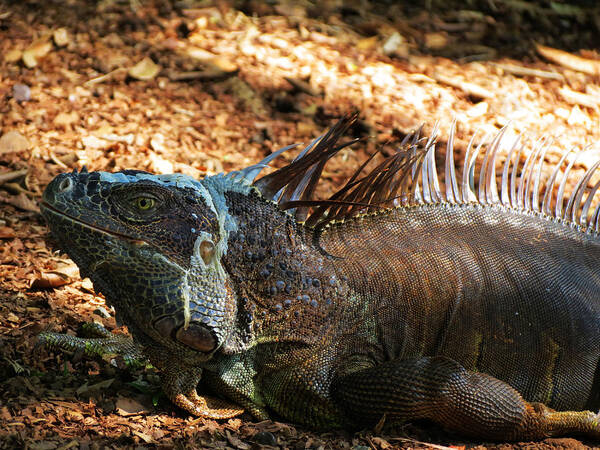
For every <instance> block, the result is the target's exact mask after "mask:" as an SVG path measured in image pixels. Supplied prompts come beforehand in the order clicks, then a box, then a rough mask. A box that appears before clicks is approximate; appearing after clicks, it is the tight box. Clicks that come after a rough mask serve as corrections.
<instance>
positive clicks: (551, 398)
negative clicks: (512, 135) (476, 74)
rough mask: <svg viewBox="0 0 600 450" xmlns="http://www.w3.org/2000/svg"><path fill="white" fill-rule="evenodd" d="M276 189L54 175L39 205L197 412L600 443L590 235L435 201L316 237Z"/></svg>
mask: <svg viewBox="0 0 600 450" xmlns="http://www.w3.org/2000/svg"><path fill="white" fill-rule="evenodd" d="M309 155H310V153H309ZM296 164H299V163H296ZM411 164H412V163H411ZM294 167H296V166H294ZM284 173H285V172H284ZM382 173H387V172H385V171H383V172H382ZM241 175H244V174H243V173H242V174H241ZM286 176H287V175H286ZM317 176H318V175H317ZM291 178H292V179H294V176H292V177H291ZM295 179H296V180H298V178H295ZM263 180H264V179H263ZM269 180H273V178H269ZM270 182H271V181H269V183H270ZM292 184H293V183H292ZM290 185H291V184H290ZM294 186H297V184H296V185H294ZM269 189H271V190H272V191H274V192H276V191H278V190H279V187H277V186H275V187H274V185H273V184H271V185H268V184H267V183H266V182H263V183H262V184H261V182H260V180H259V181H258V182H256V183H254V186H253V185H252V184H251V182H249V181H248V180H247V179H244V177H243V176H237V175H235V174H234V175H232V176H215V177H207V178H205V179H204V180H200V181H198V180H193V179H191V178H189V177H185V176H183V175H169V176H164V175H163V176H156V175H150V174H146V173H142V172H135V171H125V172H119V173H115V174H108V173H103V172H94V173H87V172H82V173H72V174H62V175H59V176H58V177H57V178H56V179H55V180H54V181H52V183H50V185H48V187H47V189H46V191H45V192H44V197H43V204H42V212H43V214H44V216H45V217H46V219H47V221H48V223H49V225H50V228H51V230H52V233H53V234H54V235H55V237H56V238H57V239H58V241H59V243H60V246H61V248H63V249H64V250H66V251H67V252H68V253H69V255H70V256H71V257H72V258H73V260H74V261H75V262H76V263H77V264H78V266H79V267H80V269H81V271H82V275H83V276H89V277H90V278H91V279H92V281H93V282H94V285H95V287H96V289H97V290H99V291H101V292H103V293H104V295H105V296H106V298H107V301H108V302H109V303H110V304H112V305H113V306H114V307H115V310H116V312H117V314H118V315H119V316H120V317H121V319H122V320H123V321H124V323H126V324H127V326H128V328H129V330H130V332H131V334H132V336H133V339H134V341H135V342H136V345H138V346H139V348H140V349H141V353H142V354H143V355H145V356H147V357H148V358H149V360H150V361H151V362H152V364H154V365H155V366H156V367H158V368H159V369H160V370H161V371H162V380H163V388H164V391H165V393H166V394H167V396H168V397H169V398H170V399H171V400H172V401H173V402H174V403H176V404H177V405H178V406H180V407H181V408H183V409H184V410H186V411H188V412H190V413H192V414H194V415H199V416H205V417H217V418H218V417H221V418H224V417H231V416H232V415H235V414H238V413H240V412H241V408H240V407H238V406H236V405H240V406H241V407H243V408H244V409H246V410H248V411H250V412H251V413H252V414H253V415H254V416H255V417H257V418H261V419H264V418H267V417H271V416H273V415H274V414H275V415H278V416H281V417H284V418H286V419H287V420H290V421H294V422H298V423H302V424H305V425H308V426H310V427H314V428H320V429H324V428H332V427H357V426H364V425H374V424H375V423H377V422H378V421H379V420H380V419H381V417H382V416H383V415H384V414H385V415H386V418H387V419H388V420H398V421H405V420H413V419H421V418H424V419H430V420H433V421H435V422H437V423H439V424H440V425H442V426H444V427H446V428H448V429H452V430H455V431H457V432H460V433H463V434H465V435H471V436H475V437H479V438H490V439H505V440H510V439H538V438H542V437H545V436H550V435H564V434H570V433H575V434H584V435H587V436H589V437H592V438H595V439H598V438H600V425H599V423H598V416H597V415H596V414H594V413H592V412H590V411H588V409H597V408H598V406H599V403H600V396H599V395H598V390H599V383H598V380H597V375H596V373H597V367H598V362H599V360H600V299H599V298H598V293H599V292H600V269H599V266H598V264H597V262H598V260H599V258H600V240H599V239H598V237H597V235H596V234H595V233H592V232H585V231H586V230H581V229H578V228H577V227H574V226H571V225H569V224H568V223H566V222H564V221H561V220H557V219H554V218H553V217H548V216H546V215H544V214H543V213H538V212H534V211H529V210H522V209H521V210H519V209H518V208H515V207H511V206H508V207H507V206H505V205H500V204H499V203H493V202H492V203H491V204H482V202H481V201H474V202H469V201H468V202H462V201H458V202H450V201H445V200H444V199H443V201H441V202H439V201H438V202H437V203H436V202H433V201H429V202H422V203H421V204H419V205H409V206H401V207H398V208H393V209H387V210H383V211H379V212H377V213H373V214H362V215H360V214H358V215H356V214H353V216H354V217H351V216H348V217H346V218H345V220H343V221H339V222H335V223H330V224H328V225H327V226H324V227H321V228H320V229H318V227H317V228H313V227H311V226H308V225H306V224H303V223H301V222H298V221H297V220H296V218H295V217H294V215H293V214H290V213H287V212H285V211H283V209H282V207H281V203H282V201H280V204H278V203H275V202H273V201H271V200H270V199H269V197H270V196H271V195H272V193H269V194H267V193H268V192H269ZM284 197H285V194H284ZM290 198H291V199H292V200H294V197H293V196H292V197H290ZM480 200H481V198H480ZM355 203H356V202H355ZM373 204H375V203H373ZM298 206H302V205H300V204H299V203H298ZM105 339H106V340H107V341H106V343H107V344H111V345H112V344H114V339H113V338H112V337H109V336H106V337H105ZM42 340H43V341H45V342H46V343H49V344H51V345H52V346H53V347H55V348H56V347H60V348H67V349H68V348H74V347H78V346H79V347H82V346H85V345H86V342H88V341H85V340H75V338H71V337H68V336H63V335H57V334H52V333H46V334H43V336H42ZM95 342H96V343H97V341H95ZM107 348H108V346H107ZM199 382H202V383H204V384H205V385H207V386H209V387H210V388H211V389H212V391H213V392H215V393H216V394H217V395H218V396H219V397H220V398H222V399H225V400H226V402H225V403H213V399H209V400H208V401H207V400H206V399H205V398H203V397H200V396H198V394H197V393H196V390H195V388H196V385H197V384H198V383H199ZM214 401H216V400H214ZM555 409H556V410H559V411H555Z"/></svg>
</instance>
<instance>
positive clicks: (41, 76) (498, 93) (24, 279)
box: [0, 0, 600, 450]
mask: <svg viewBox="0 0 600 450" xmlns="http://www.w3.org/2000/svg"><path fill="white" fill-rule="evenodd" d="M594 3H595V2H591V1H588V2H586V1H580V2H569V3H568V4H567V3H563V2H550V1H542V0H539V1H534V2H520V1H516V0H513V1H508V0H506V1H503V0H495V1H472V2H458V1H450V2H442V1H435V0H432V1H429V2H424V5H425V6H418V7H416V6H410V5H409V4H412V2H403V3H398V2H391V1H390V2H384V1H380V2H375V1H369V0H362V1H361V0H356V1H341V0H329V1H324V2H310V1H308V0H305V1H302V2H286V1H277V0H275V1H271V2H260V1H246V2H233V1H229V2H228V1H220V2H219V1H216V2H211V1H193V0H182V1H172V2H160V1H158V0H157V1H148V2H146V1H142V0H121V1H119V0H102V1H99V2H92V1H90V2H86V1H83V0H65V1H47V2H35V1H15V2H6V1H0V448H30V449H36V450H46V449H59V448H60V449H69V448H81V449H100V448H236V449H241V450H244V449H254V448H262V447H264V448H269V446H271V447H273V448H274V447H281V448H294V449H301V448H302V449H337V448H354V449H355V450H364V449H369V448H374V449H388V448H408V447H411V448H448V447H451V448H464V447H479V448H482V447H489V448H509V447H512V446H513V444H503V443H481V442H471V441H465V440H464V439H462V438H460V437H457V436H454V435H449V434H445V433H443V432H442V431H440V430H438V429H437V428H436V427H433V426H428V425H423V424H409V425H406V426H405V427H403V428H402V429H399V430H387V429H384V430H383V431H379V432H374V431H372V430H365V431H362V432H359V433H356V434H351V433H347V432H337V431H335V432H334V431H332V432H330V433H314V432H311V431H309V430H306V429H303V428H301V427H296V426H294V425H293V424H287V423H280V422H271V421H265V422H260V423H256V422H255V421H254V420H253V419H252V418H251V417H250V416H249V415H243V416H241V417H239V418H235V419H230V420H226V421H213V420H203V419H196V418H193V417H189V416H188V415H187V414H186V413H184V412H183V411H181V410H179V409H177V408H175V407H174V406H173V405H172V404H170V402H169V401H167V400H166V399H165V398H164V397H163V396H162V395H161V394H160V391H159V390H157V387H156V386H157V375H156V373H154V372H153V371H152V370H138V371H134V372H130V371H126V370H122V369H121V368H119V367H114V366H112V365H111V364H110V363H109V362H106V361H89V360H84V359H81V358H79V357H78V355H75V356H69V355H62V354H53V353H48V352H46V351H44V350H41V349H36V348H35V336H36V335H37V334H38V333H39V332H40V331H42V330H45V329H47V328H48V327H50V326H51V327H52V328H53V330H55V331H60V332H69V333H75V332H76V331H77V328H78V327H79V325H80V324H81V323H83V322H87V321H92V320H94V321H97V322H100V323H102V324H104V325H105V326H106V327H108V328H109V329H111V330H112V329H115V328H116V324H115V321H114V318H113V316H112V313H111V312H110V310H108V308H106V307H105V306H104V301H103V298H102V297H101V296H100V295H96V294H95V293H94V291H93V287H92V285H91V282H90V281H89V280H87V279H84V280H81V279H80V278H79V274H78V271H77V269H76V267H74V266H73V263H72V262H71V261H70V260H69V259H68V258H67V257H66V256H64V255H62V254H60V253H58V252H57V251H56V250H55V248H53V246H52V242H51V241H50V240H49V239H48V236H47V228H46V226H45V224H44V222H43V220H42V218H41V217H40V215H39V209H38V202H39V199H40V195H41V192H42V191H43V189H44V187H45V186H46V184H47V183H48V182H49V181H50V180H51V179H52V178H53V177H54V176H55V175H57V174H58V173H61V172H64V171H70V170H72V169H73V168H81V167H82V166H83V165H84V164H85V165H87V167H88V168H89V169H90V170H108V171H114V170H120V169H125V168H136V169H143V170H147V171H151V172H155V173H171V172H183V173H186V174H189V175H193V176H196V177H202V176H204V175H210V174H215V173H219V172H222V171H230V170H234V169H239V168H242V167H245V166H248V165H250V164H252V163H255V162H257V161H258V160H260V159H262V158H263V157H264V156H266V155H268V154H269V153H271V152H272V151H273V150H275V149H277V148H279V147H282V146H285V145H288V144H291V143H295V142H307V141H308V140H310V139H312V138H314V137H316V136H318V135H319V134H321V133H322V132H323V131H324V130H325V129H326V128H327V127H328V126H329V125H331V124H333V123H334V122H335V120H336V119H337V118H339V117H340V116H341V115H342V114H344V113H346V112H349V111H352V110H355V109H358V110H359V111H360V117H361V121H360V123H359V125H358V126H356V127H355V128H354V129H353V130H352V133H353V134H354V135H355V136H360V137H366V138H367V140H366V142H365V143H364V144H363V145H362V146H358V147H357V148H356V149H355V150H348V151H346V150H345V151H343V152H342V154H341V155H340V156H339V157H336V159H334V160H333V161H332V162H331V164H330V165H328V166H327V168H326V170H325V173H324V179H325V182H324V183H323V186H322V188H321V192H320V193H321V194H322V195H327V193H328V192H331V190H332V189H334V188H335V187H338V186H340V184H341V183H342V182H343V181H344V179H345V178H346V177H347V176H348V175H349V173H351V172H352V171H353V170H354V169H355V168H356V167H357V166H358V165H359V164H360V162H361V161H363V160H364V159H365V158H366V157H367V154H369V153H370V152H372V151H374V150H375V149H377V148H379V147H382V146H383V147H385V146H393V145H394V144H395V143H397V142H399V140H401V138H402V137H403V136H405V134H406V133H407V132H409V131H410V130H412V129H414V128H415V127H417V126H419V125H420V124H421V123H425V124H426V126H425V130H426V131H427V130H431V128H432V125H433V124H434V122H435V121H439V123H440V128H441V130H442V132H441V137H440V141H441V142H442V143H444V142H445V139H446V136H447V135H448V130H449V127H450V124H451V123H452V120H453V119H454V118H457V119H458V123H459V125H458V131H457V148H458V150H459V151H460V150H461V149H464V146H465V143H466V142H467V140H468V138H469V137H470V136H471V135H472V134H473V133H474V132H475V131H476V130H478V129H479V130H483V131H484V132H486V131H495V130H498V129H499V128H500V127H502V126H504V125H506V124H507V123H509V122H512V124H511V127H512V128H511V129H512V130H513V131H514V132H526V133H528V134H530V135H531V136H542V135H544V134H547V135H550V136H552V137H553V138H554V146H555V147H554V148H553V149H552V150H551V151H550V152H549V153H548V155H547V160H548V161H549V162H552V161H556V160H557V159H558V157H559V155H560V151H561V149H568V148H570V147H572V146H577V147H580V148H583V147H585V146H586V145H590V144H591V145H592V147H591V148H592V150H593V151H592V152H590V153H588V154H587V155H586V157H585V158H582V160H581V164H579V165H578V167H577V168H578V169H580V170H583V169H585V168H586V167H589V165H590V164H589V162H590V161H594V159H596V158H598V157H600V148H598V146H597V145H596V144H595V143H597V142H598V140H599V139H598V138H599V135H600V127H599V113H598V111H599V105H600V85H599V84H598V79H599V75H600V58H598V54H597V53H596V52H595V51H594V46H596V47H597V43H598V42H600V31H599V27H600V9H599V8H598V7H597V6H594ZM467 4H468V5H470V6H468V7H467V6H465V5H467ZM291 157H293V154H292V155H287V156H285V157H283V158H282V160H281V161H279V162H278V163H276V164H275V165H278V164H283V163H284V162H285V160H286V158H291ZM516 446H517V447H519V448H564V447H567V448H579V447H583V446H584V444H583V443H582V442H580V441H578V440H575V439H570V438H567V439H546V440H545V441H543V442H541V443H518V444H516Z"/></svg>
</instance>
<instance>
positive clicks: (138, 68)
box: [127, 57, 160, 81]
mask: <svg viewBox="0 0 600 450" xmlns="http://www.w3.org/2000/svg"><path fill="white" fill-rule="evenodd" d="M159 72H160V66H159V65H157V64H156V63H155V62H154V61H152V60H151V59H150V58H148V57H146V58H144V59H142V60H141V61H140V62H139V63H137V64H136V65H135V66H133V67H132V68H131V69H129V72H127V73H128V74H129V76H130V77H132V78H135V79H136V80H144V81H145V80H151V79H153V78H154V77H155V76H156V75H158V73H159Z"/></svg>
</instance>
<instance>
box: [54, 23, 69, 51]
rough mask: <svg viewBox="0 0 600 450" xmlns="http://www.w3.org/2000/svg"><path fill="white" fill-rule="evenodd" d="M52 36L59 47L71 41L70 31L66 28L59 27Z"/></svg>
mask: <svg viewBox="0 0 600 450" xmlns="http://www.w3.org/2000/svg"><path fill="white" fill-rule="evenodd" d="M52 37H53V38H54V43H55V44H56V45H57V46H58V47H64V46H65V45H67V44H68V43H69V41H70V39H69V32H68V31H67V29H66V28H59V29H58V30H54V33H52Z"/></svg>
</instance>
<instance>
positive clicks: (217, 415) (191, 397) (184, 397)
mask: <svg viewBox="0 0 600 450" xmlns="http://www.w3.org/2000/svg"><path fill="white" fill-rule="evenodd" d="M148 352H149V357H150V361H151V362H152V363H153V364H154V365H156V366H157V367H158V368H159V369H160V370H161V381H162V388H163V391H164V393H165V395H166V396H167V397H169V399H170V400H171V401H172V402H173V403H175V404H176V405H177V406H179V407H180V408H181V409H184V410H185V411H187V412H189V413H190V414H193V415H194V416H200V417H205V418H208V419H229V418H231V417H235V416H239V415H240V414H242V413H243V412H244V409H243V408H241V407H239V406H237V405H235V404H233V403H230V402H228V401H226V400H222V399H219V398H216V397H212V396H209V395H202V396H200V395H198V392H197V391H196V386H198V383H199V382H200V378H201V376H202V369H201V368H199V367H196V366H187V365H185V364H184V363H183V362H182V361H181V358H180V357H179V356H178V355H171V354H169V353H168V352H164V351H161V350H160V349H154V348H152V349H148Z"/></svg>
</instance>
